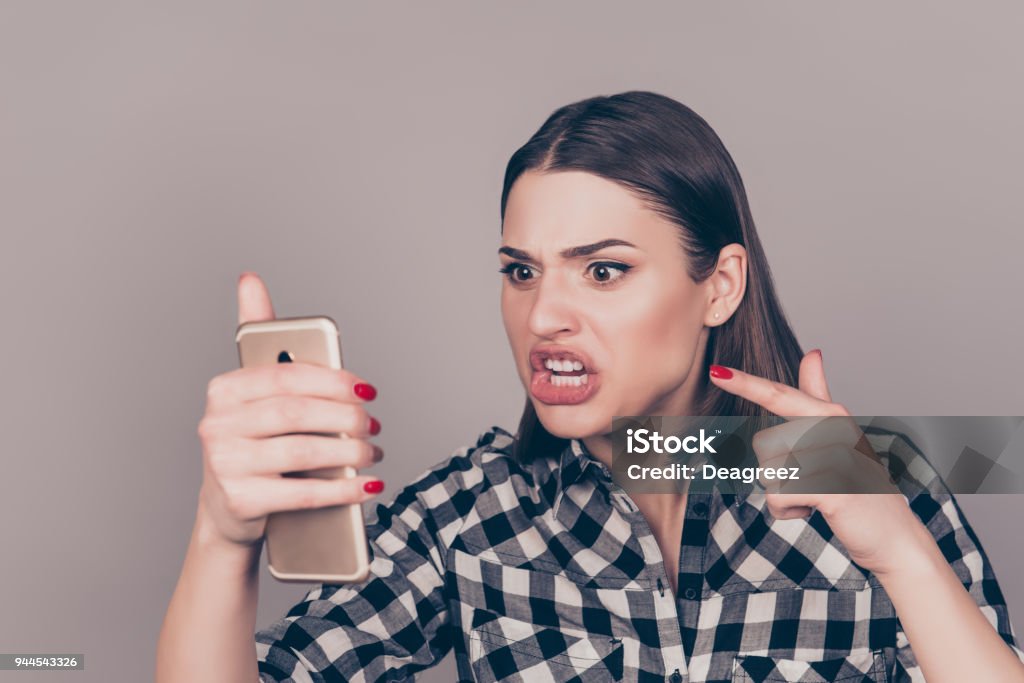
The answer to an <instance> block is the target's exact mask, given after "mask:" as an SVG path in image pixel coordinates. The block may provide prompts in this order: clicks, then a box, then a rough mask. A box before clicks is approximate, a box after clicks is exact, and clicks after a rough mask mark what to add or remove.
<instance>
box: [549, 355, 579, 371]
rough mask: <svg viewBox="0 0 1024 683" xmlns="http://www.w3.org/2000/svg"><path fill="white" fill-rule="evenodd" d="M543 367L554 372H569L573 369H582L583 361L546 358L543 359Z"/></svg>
mask: <svg viewBox="0 0 1024 683" xmlns="http://www.w3.org/2000/svg"><path fill="white" fill-rule="evenodd" d="M544 367H545V368H547V369H548V370H554V371H555V372H571V371H573V370H582V369H583V363H581V362H580V361H578V360H568V359H566V360H555V359H553V358H547V359H545V360H544Z"/></svg>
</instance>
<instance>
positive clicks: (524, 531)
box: [256, 427, 1024, 683]
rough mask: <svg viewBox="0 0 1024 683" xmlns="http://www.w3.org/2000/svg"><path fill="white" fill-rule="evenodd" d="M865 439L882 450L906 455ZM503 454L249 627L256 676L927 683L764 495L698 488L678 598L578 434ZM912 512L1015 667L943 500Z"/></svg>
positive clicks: (914, 503)
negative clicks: (261, 625) (433, 674)
mask: <svg viewBox="0 0 1024 683" xmlns="http://www.w3.org/2000/svg"><path fill="white" fill-rule="evenodd" d="M865 431H866V433H867V436H868V438H869V440H870V441H871V445H872V446H873V447H874V448H875V450H876V452H877V453H879V454H880V455H883V454H885V456H883V457H886V456H892V455H897V456H898V455H900V451H901V449H910V448H911V446H910V445H908V444H907V442H906V441H904V440H903V438H901V435H896V434H894V433H892V432H883V431H880V430H865ZM512 443H513V437H512V435H511V434H509V433H508V432H506V431H505V430H503V429H501V428H498V427H494V428H492V429H491V430H489V431H487V432H485V433H483V434H482V435H481V436H480V438H479V440H478V442H477V444H476V446H475V447H472V448H466V449H463V450H461V451H460V452H459V453H457V454H456V455H454V456H453V457H451V458H450V459H448V460H447V461H445V462H443V463H441V464H440V465H438V466H436V467H434V468H432V469H431V470H429V471H428V472H426V473H425V474H424V475H423V476H421V477H420V478H419V479H418V480H417V481H415V482H414V483H412V484H410V485H409V486H407V487H406V488H405V489H404V490H402V491H401V492H400V493H399V494H398V496H397V497H396V498H395V500H394V501H393V502H392V503H391V504H390V505H383V504H381V505H378V506H377V511H376V512H377V514H376V519H375V520H372V521H371V522H370V523H369V525H368V528H367V530H368V535H369V538H370V539H371V540H370V546H371V550H372V558H373V560H372V563H371V566H370V570H371V577H370V578H369V579H367V580H366V581H365V582H363V583H360V584H346V585H340V586H339V585H330V584H326V585H318V586H316V587H315V588H313V589H312V590H311V591H310V592H309V593H308V594H307V595H306V596H305V598H303V599H302V601H301V602H299V603H298V604H297V605H295V607H293V608H292V609H291V611H290V612H289V613H288V615H287V616H286V617H284V618H282V619H281V620H279V621H277V622H275V623H273V624H271V625H270V626H269V627H267V628H266V629H264V630H261V631H259V632H257V633H256V650H257V654H258V657H259V671H260V681H261V682H263V683H266V682H268V681H304V682H311V681H317V682H320V681H405V680H409V679H411V678H412V676H413V674H414V673H415V672H417V671H420V670H422V669H425V668H427V667H430V666H432V665H434V664H436V663H437V662H439V661H440V660H441V659H442V658H443V657H444V656H445V655H447V654H448V653H449V652H450V651H452V650H454V653H455V658H456V663H457V666H458V674H459V680H460V681H499V680H501V681H530V682H531V683H548V682H551V681H578V682H580V683H600V682H602V681H619V680H624V681H639V682H643V681H668V682H670V683H682V682H683V681H807V682H809V681H845V682H847V683H854V682H859V681H873V682H881V681H889V682H896V681H899V682H904V681H923V680H924V678H923V676H922V674H921V671H920V669H919V667H918V666H917V663H916V661H915V658H914V653H913V651H912V650H911V648H910V646H909V644H908V641H907V638H906V636H905V635H904V633H903V631H902V629H901V627H900V623H899V620H898V618H897V617H896V614H895V612H894V610H893V606H892V603H891V602H890V601H889V598H888V596H886V594H885V591H884V590H883V589H882V587H881V585H880V584H879V583H878V580H877V579H876V578H875V577H874V576H873V575H872V574H870V573H868V572H866V571H865V570H863V569H861V568H860V567H859V566H857V565H856V564H854V563H853V562H851V560H850V559H849V557H848V555H847V554H846V552H845V551H844V550H843V548H842V545H841V544H840V543H839V541H838V540H837V539H836V538H835V537H834V536H833V534H832V531H831V530H830V529H829V527H828V525H827V524H826V523H825V520H824V519H823V518H822V516H821V515H820V513H817V512H815V513H814V514H813V515H812V516H811V517H810V518H808V519H796V520H774V519H773V518H772V517H771V516H770V515H769V514H768V512H767V509H766V507H765V504H764V496H763V495H762V494H758V493H753V492H752V493H748V494H744V493H729V494H723V493H721V492H719V491H715V490H712V491H705V492H699V491H691V493H690V494H689V496H688V500H687V504H686V518H685V523H684V527H683V536H682V547H681V553H680V558H679V575H678V590H677V591H676V594H675V595H673V592H672V590H671V588H670V583H669V581H668V577H667V575H666V573H665V571H666V570H665V564H664V563H663V561H662V556H661V552H660V550H659V547H658V544H657V542H656V541H655V538H654V536H653V535H652V533H651V529H650V527H649V526H648V524H647V522H646V520H645V519H644V517H643V515H642V514H641V513H640V512H639V510H638V509H637V507H636V505H635V504H634V503H633V502H632V501H631V499H630V498H629V496H628V495H627V494H626V493H625V492H623V491H622V489H621V488H620V487H619V486H618V485H617V484H616V483H615V482H614V481H613V480H612V478H611V477H610V474H609V472H608V470H607V468H606V467H604V465H603V464H602V463H600V462H598V461H597V460H595V459H594V458H593V457H592V456H591V455H590V454H589V453H588V452H587V451H586V450H585V449H584V448H583V446H582V444H581V443H580V442H579V441H572V442H571V445H570V446H569V447H568V448H566V449H565V450H564V452H562V453H561V454H560V455H558V454H556V456H555V457H551V458H538V459H537V460H535V461H534V462H532V463H530V464H529V465H522V464H520V463H519V462H518V461H515V460H513V459H512V457H511V456H510V447H511V445H512ZM905 453H906V454H908V455H909V453H910V451H909V450H905ZM910 504H911V507H912V509H913V510H914V512H915V513H916V514H917V515H918V516H919V517H920V518H921V520H922V521H923V522H924V523H925V524H926V525H927V527H928V529H929V530H930V531H931V533H932V534H933V536H934V537H935V539H936V540H937V542H938V545H939V547H940V548H941V549H942V552H943V553H944V554H945V556H946V558H947V560H948V561H949V563H950V564H951V566H952V567H953V569H954V570H955V571H956V573H957V575H958V576H959V577H960V579H961V581H962V582H963V584H964V586H965V587H966V588H967V590H968V591H969V592H970V595H971V596H972V597H973V598H974V599H975V600H976V601H977V603H978V605H980V606H981V609H982V611H983V613H984V614H985V616H986V617H987V618H988V620H989V621H990V622H991V623H992V624H993V626H994V627H995V628H996V630H997V631H998V632H999V634H1000V635H1001V636H1002V638H1003V639H1004V640H1005V641H1006V643H1007V644H1008V645H1009V646H1010V647H1013V648H1014V650H1015V651H1016V653H1017V655H1018V656H1020V657H1021V658H1022V659H1024V653H1022V652H1021V650H1019V649H1018V648H1017V644H1016V641H1015V638H1014V634H1013V629H1012V627H1011V625H1010V620H1009V616H1008V614H1007V609H1006V605H1005V602H1004V600H1003V596H1002V594H1001V592H1000V589H999V585H998V584H997V582H996V578H995V575H994V574H993V571H992V567H991V565H990V564H989V562H988V559H987V558H986V556H985V553H984V551H983V550H982V548H981V546H980V544H979V542H978V539H977V537H976V536H975V534H974V532H973V531H972V530H971V528H970V526H968V524H967V522H966V520H965V519H964V517H963V515H962V513H961V512H960V508H959V507H958V506H957V504H956V502H955V501H954V499H953V497H952V495H951V494H949V493H939V494H933V493H928V492H923V493H920V494H918V495H915V496H914V497H913V498H912V499H911V500H910Z"/></svg>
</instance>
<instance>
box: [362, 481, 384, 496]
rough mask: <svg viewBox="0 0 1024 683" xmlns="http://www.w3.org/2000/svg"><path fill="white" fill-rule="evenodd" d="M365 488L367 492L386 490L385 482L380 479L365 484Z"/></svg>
mask: <svg viewBox="0 0 1024 683" xmlns="http://www.w3.org/2000/svg"><path fill="white" fill-rule="evenodd" d="M363 490H364V491H366V492H367V493H380V492H381V491H383V490H384V482H382V481H381V480H380V479H374V480H373V481H368V482H366V483H365V484H363Z"/></svg>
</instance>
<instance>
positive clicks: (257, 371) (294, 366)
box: [207, 362, 377, 409]
mask: <svg viewBox="0 0 1024 683" xmlns="http://www.w3.org/2000/svg"><path fill="white" fill-rule="evenodd" d="M376 393H377V392H376V390H375V389H374V388H373V387H372V386H370V385H369V384H368V383H366V382H365V381H363V380H362V379H360V378H359V377H358V376H356V375H354V374H353V373H351V372H349V371H348V370H344V369H335V368H328V367H324V366H322V365H314V364H312V363H303V362H294V363H274V364H271V365H257V366H253V367H247V368H238V369H236V370H231V371H230V372H225V373H224V374H222V375H218V376H217V377H215V378H214V379H213V381H211V382H210V386H209V389H208V397H207V398H208V401H209V402H210V404H211V405H212V406H213V407H214V408H215V409H219V408H224V407H226V406H231V405H239V404H241V403H248V402H250V401H259V400H262V399H265V398H270V397H271V396H281V395H294V396H314V397H317V398H327V399H334V400H342V401H345V402H349V403H362V402H363V401H364V400H371V399H372V398H373V397H374V396H376Z"/></svg>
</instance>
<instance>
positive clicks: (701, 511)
mask: <svg viewBox="0 0 1024 683" xmlns="http://www.w3.org/2000/svg"><path fill="white" fill-rule="evenodd" d="M693 514H695V515H697V516H698V517H703V516H704V515H706V514H708V506H707V503H694V504H693Z"/></svg>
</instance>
